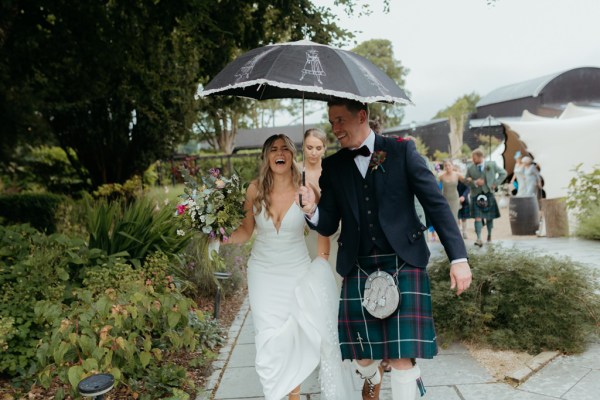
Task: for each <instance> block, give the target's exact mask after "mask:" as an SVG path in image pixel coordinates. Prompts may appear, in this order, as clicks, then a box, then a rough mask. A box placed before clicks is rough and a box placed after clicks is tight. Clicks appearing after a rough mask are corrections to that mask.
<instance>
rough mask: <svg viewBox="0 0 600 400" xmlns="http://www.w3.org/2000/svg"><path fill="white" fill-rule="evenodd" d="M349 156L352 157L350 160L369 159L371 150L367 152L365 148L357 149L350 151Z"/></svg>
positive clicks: (367, 149)
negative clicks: (355, 158)
mask: <svg viewBox="0 0 600 400" xmlns="http://www.w3.org/2000/svg"><path fill="white" fill-rule="evenodd" d="M350 155H351V156H352V158H354V157H356V156H364V157H369V156H370V155H371V150H369V148H368V147H367V146H362V147H360V148H358V149H354V150H350Z"/></svg>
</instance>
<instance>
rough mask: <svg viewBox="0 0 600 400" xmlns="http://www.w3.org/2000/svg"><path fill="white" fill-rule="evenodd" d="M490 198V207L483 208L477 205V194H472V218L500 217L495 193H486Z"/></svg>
mask: <svg viewBox="0 0 600 400" xmlns="http://www.w3.org/2000/svg"><path fill="white" fill-rule="evenodd" d="M484 194H485V195H486V196H487V198H488V207H487V208H486V209H485V210H483V209H481V208H480V207H479V206H478V205H477V202H476V200H477V196H478V195H475V196H471V218H481V219H496V218H500V210H499V209H498V204H497V203H496V197H495V196H494V193H492V192H489V193H484Z"/></svg>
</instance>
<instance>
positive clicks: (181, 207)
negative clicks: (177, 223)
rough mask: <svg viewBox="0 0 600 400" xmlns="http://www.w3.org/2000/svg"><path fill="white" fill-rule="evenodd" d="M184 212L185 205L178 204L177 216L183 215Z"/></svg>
mask: <svg viewBox="0 0 600 400" xmlns="http://www.w3.org/2000/svg"><path fill="white" fill-rule="evenodd" d="M185 210H187V205H185V204H179V205H178V206H177V215H181V214H185Z"/></svg>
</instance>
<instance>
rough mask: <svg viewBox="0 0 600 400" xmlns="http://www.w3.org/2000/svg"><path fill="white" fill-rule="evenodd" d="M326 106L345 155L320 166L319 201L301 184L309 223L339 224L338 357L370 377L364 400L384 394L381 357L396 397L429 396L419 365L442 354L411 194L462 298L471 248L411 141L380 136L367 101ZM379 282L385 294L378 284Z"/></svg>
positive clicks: (322, 229)
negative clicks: (381, 391) (387, 365)
mask: <svg viewBox="0 0 600 400" xmlns="http://www.w3.org/2000/svg"><path fill="white" fill-rule="evenodd" d="M328 106H329V121H330V122H331V124H332V129H333V133H334V134H335V136H336V137H337V139H338V141H339V143H340V145H341V147H342V149H341V150H340V151H338V152H337V153H336V154H334V155H332V156H330V157H328V158H326V159H324V160H323V164H322V166H323V170H322V174H321V178H320V180H319V186H320V188H321V198H320V200H319V202H318V205H317V204H316V199H315V193H314V191H313V190H312V189H311V188H309V187H306V186H302V187H301V188H300V189H299V195H301V196H302V209H303V210H304V212H305V213H306V218H307V221H308V224H309V226H310V227H311V228H312V229H316V230H317V231H318V232H319V233H320V234H321V235H323V236H330V235H332V234H333V233H335V232H336V230H337V229H338V226H339V224H340V221H341V226H342V228H341V232H340V238H339V241H338V245H339V246H338V257H337V263H336V269H337V272H338V273H339V274H340V275H341V276H342V277H343V283H342V292H341V299H340V307H339V316H338V333H339V341H340V349H341V353H342V358H344V359H351V360H353V365H354V367H355V368H356V372H357V373H358V374H359V375H360V376H361V377H362V378H363V379H364V380H365V382H364V385H363V392H362V396H363V399H369V400H374V399H378V398H379V387H380V383H381V378H382V373H383V370H382V368H381V366H380V365H379V361H380V360H382V359H389V363H390V365H391V367H392V369H391V386H392V397H393V398H394V399H395V400H396V399H406V400H414V398H415V396H416V393H417V390H420V391H421V394H423V393H424V386H423V385H422V382H421V379H420V370H419V366H418V365H417V364H416V359H417V358H433V357H434V356H435V355H436V354H437V343H436V334H435V326H434V321H433V317H432V313H431V294H430V286H429V276H428V274H427V271H426V266H427V263H428V260H429V255H430V254H429V250H428V247H427V243H426V241H425V234H424V233H425V231H426V230H427V228H426V227H425V226H424V225H423V224H422V223H421V222H420V221H419V218H418V216H417V213H416V212H415V196H416V199H418V201H419V202H420V203H421V205H422V206H423V209H424V210H425V213H426V214H427V216H428V219H429V220H430V221H431V223H432V225H433V227H434V228H435V230H436V232H437V233H438V236H439V238H440V241H441V242H442V244H443V245H444V248H445V250H446V253H447V254H448V258H449V261H450V262H451V267H450V281H451V284H450V287H451V288H452V289H456V291H457V294H460V293H462V292H463V291H464V290H466V289H467V288H468V287H469V285H470V283H471V271H470V268H469V264H468V262H467V259H466V257H467V252H466V249H465V245H464V242H463V239H462V238H461V235H460V230H459V229H458V226H457V224H456V221H455V217H454V216H453V215H452V212H451V211H450V208H449V206H448V203H447V202H446V199H445V198H444V197H443V196H442V194H441V192H440V191H439V190H438V187H437V183H436V179H435V177H434V175H433V174H432V173H431V171H430V170H429V169H428V167H427V165H426V163H425V161H424V160H423V158H422V157H421V156H420V155H419V153H418V152H417V151H416V147H415V144H414V142H413V141H411V140H405V139H394V138H386V137H382V136H379V135H375V133H374V132H372V131H371V129H370V128H369V125H368V121H369V118H368V117H369V111H368V107H367V105H366V104H362V103H359V102H356V101H352V100H343V99H334V100H332V101H330V102H329V103H328ZM297 201H299V199H298V198H297ZM382 281H384V282H386V286H385V287H383V289H382V286H377V285H378V284H381V282H382ZM380 293H385V294H384V295H382V296H380V295H379V294H380ZM394 299H399V302H398V303H396V302H395V301H393V300H394Z"/></svg>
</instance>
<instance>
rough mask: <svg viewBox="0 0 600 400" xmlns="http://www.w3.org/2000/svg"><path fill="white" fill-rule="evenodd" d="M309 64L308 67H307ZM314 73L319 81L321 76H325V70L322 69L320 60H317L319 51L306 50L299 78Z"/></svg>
mask: <svg viewBox="0 0 600 400" xmlns="http://www.w3.org/2000/svg"><path fill="white" fill-rule="evenodd" d="M307 66H310V69H308V68H307ZM307 74H308V75H314V76H315V77H316V78H317V81H319V83H320V84H323V82H321V76H327V74H326V73H325V70H323V66H322V65H321V60H319V51H318V50H308V51H307V52H306V63H305V64H304V68H303V69H302V76H301V77H300V80H302V79H304V76H305V75H307Z"/></svg>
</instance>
